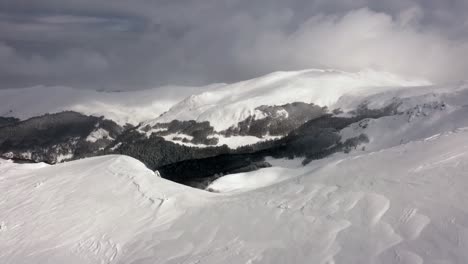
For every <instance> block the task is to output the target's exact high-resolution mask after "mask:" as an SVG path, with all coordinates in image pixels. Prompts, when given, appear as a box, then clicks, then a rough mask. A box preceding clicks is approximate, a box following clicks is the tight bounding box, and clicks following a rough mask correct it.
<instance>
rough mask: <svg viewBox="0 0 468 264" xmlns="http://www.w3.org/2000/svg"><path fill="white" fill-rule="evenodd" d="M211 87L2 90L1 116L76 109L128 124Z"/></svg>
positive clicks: (42, 87) (32, 114) (31, 114)
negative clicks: (105, 90)
mask: <svg viewBox="0 0 468 264" xmlns="http://www.w3.org/2000/svg"><path fill="white" fill-rule="evenodd" d="M215 86H216V85H212V86H208V87H175V86H174V87H161V88H155V89H148V90H140V91H129V92H98V91H93V90H83V89H74V88H70V87H59V86H57V87H46V86H37V87H30V88H24V89H7V90H0V116H13V117H17V118H20V119H26V118H30V117H34V116H38V115H42V114H45V113H56V112H61V111H64V110H72V111H76V112H80V113H82V114H86V115H95V116H102V115H103V116H105V117H106V118H107V119H112V120H114V121H115V122H117V123H119V124H121V125H124V124H126V123H131V124H134V125H136V124H138V123H140V122H142V121H144V120H148V119H153V118H155V117H157V116H159V115H160V114H162V113H163V112H165V111H167V110H168V109H169V108H170V107H171V106H173V105H174V104H176V103H177V102H179V101H180V100H182V99H183V98H184V97H186V96H189V95H191V94H193V93H199V92H200V91H202V90H203V89H211V88H212V87H215Z"/></svg>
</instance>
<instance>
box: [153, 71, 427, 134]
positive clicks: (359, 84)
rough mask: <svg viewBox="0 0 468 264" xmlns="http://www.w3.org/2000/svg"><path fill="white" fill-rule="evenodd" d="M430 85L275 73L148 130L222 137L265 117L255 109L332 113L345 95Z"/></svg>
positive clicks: (183, 105)
mask: <svg viewBox="0 0 468 264" xmlns="http://www.w3.org/2000/svg"><path fill="white" fill-rule="evenodd" d="M428 84H429V83H428V82H426V81H422V80H405V79H403V78H400V77H398V76H395V75H393V74H390V73H386V72H376V71H371V70H367V71H362V72H356V73H349V72H343V71H336V70H316V69H312V70H303V71H291V72H275V73H271V74H268V75H266V76H263V77H260V78H256V79H252V80H248V81H243V82H239V83H234V84H226V85H222V86H220V87H215V88H214V89H210V90H206V91H204V92H202V93H200V94H196V95H191V96H189V97H187V98H186V99H184V100H183V101H181V102H180V103H178V104H176V105H174V106H173V107H171V109H170V110H169V111H168V112H166V113H164V114H163V115H162V116H161V117H158V118H156V119H154V120H152V121H150V122H147V124H150V125H152V124H155V123H165V122H170V121H172V120H176V119H177V120H196V121H200V122H202V121H209V122H210V124H211V125H212V126H213V127H214V128H215V130H217V131H222V130H225V129H228V128H229V127H231V126H233V125H236V124H237V123H238V122H240V121H243V120H244V119H246V118H248V117H249V116H253V115H257V117H259V118H261V112H259V111H257V110H256V108H257V107H259V106H262V105H271V106H273V105H282V104H287V103H292V102H305V103H314V104H316V105H319V106H328V107H331V106H333V105H334V104H335V103H336V102H337V101H338V99H339V98H340V97H341V96H343V95H346V94H355V93H363V92H365V94H369V93H373V92H377V91H382V90H385V89H390V88H392V89H395V88H399V87H412V86H422V85H428ZM377 88H379V89H377ZM259 115H260V116H259Z"/></svg>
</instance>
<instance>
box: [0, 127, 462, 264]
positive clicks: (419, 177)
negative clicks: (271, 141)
mask: <svg viewBox="0 0 468 264" xmlns="http://www.w3.org/2000/svg"><path fill="white" fill-rule="evenodd" d="M278 164H279V165H278V166H281V163H278ZM288 170H291V171H294V172H295V175H294V176H292V177H290V178H289V179H286V180H284V181H282V182H280V183H277V184H275V185H271V186H269V187H264V188H260V189H255V190H251V191H248V192H243V193H231V194H215V193H208V192H204V191H201V190H195V189H190V188H188V187H184V186H181V185H178V184H175V183H172V182H168V181H166V180H164V179H161V178H159V177H158V176H157V174H155V173H153V172H152V171H150V170H148V169H146V168H145V166H144V165H143V164H142V163H140V162H139V161H136V160H134V159H132V158H129V157H125V156H104V157H98V158H90V159H84V160H80V161H74V162H69V163H65V164H60V165H55V166H47V165H41V164H35V165H19V164H13V163H10V162H8V161H2V162H1V163H0V263H14V264H22V263H77V264H78V263H79V264H83V263H122V264H123V263H125V264H129V263H140V264H144V263H187V264H188V263H345V264H348V263H356V264H358V263H359V264H362V263H371V264H374V263H405V264H421V263H434V264H435V263H437V264H442V263H443V264H447V263H460V264H462V263H467V260H468V251H467V249H468V207H467V204H468V192H467V190H468V178H467V175H466V172H467V171H468V130H464V129H457V130H455V131H453V132H446V133H443V134H441V135H437V136H433V137H431V138H427V139H422V140H419V141H413V142H409V143H407V144H403V145H399V146H396V147H393V148H388V149H385V150H380V151H376V152H355V153H354V154H350V155H343V154H340V155H334V156H332V157H331V158H327V159H324V160H319V161H315V162H312V163H311V164H309V165H308V166H306V167H298V168H296V169H293V168H289V169H288Z"/></svg>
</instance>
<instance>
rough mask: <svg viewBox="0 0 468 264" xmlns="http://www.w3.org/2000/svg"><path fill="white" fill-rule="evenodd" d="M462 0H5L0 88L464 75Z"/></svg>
mask: <svg viewBox="0 0 468 264" xmlns="http://www.w3.org/2000/svg"><path fill="white" fill-rule="evenodd" d="M467 14H468V1H466V0H183V1H182V0H131V1H130V0H37V1H30V0H0V81H1V82H0V88H9V87H11V88H13V87H24V86H32V85H38V84H44V85H68V86H74V87H77V88H94V89H113V90H115V89H143V88H149V87H155V86H160V85H164V84H186V85H199V84H207V83H213V82H233V81H238V80H243V79H248V78H252V77H256V76H259V75H261V74H265V73H269V72H272V71H277V70H295V69H305V68H338V69H343V70H359V69H364V68H374V69H377V70H385V71H389V72H394V73H397V74H401V75H405V76H409V77H412V76H414V77H423V78H427V79H429V80H431V81H434V82H445V81H453V80H460V79H468V77H467V76H468V75H467V73H468V15H467Z"/></svg>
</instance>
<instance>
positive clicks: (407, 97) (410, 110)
mask: <svg viewBox="0 0 468 264" xmlns="http://www.w3.org/2000/svg"><path fill="white" fill-rule="evenodd" d="M448 88H449V89H447V86H430V87H421V88H418V89H416V88H414V89H407V90H400V91H392V92H386V93H381V94H376V95H373V96H370V97H363V98H361V99H360V100H361V101H369V102H372V103H373V104H374V105H379V107H381V106H384V105H388V104H389V102H391V100H394V98H397V97H398V98H401V99H399V100H401V101H402V105H401V106H400V107H399V111H402V112H403V113H404V114H402V115H395V116H388V117H383V118H379V119H369V120H364V121H362V122H358V123H356V124H353V125H351V126H349V127H347V128H345V129H343V130H342V131H341V136H342V141H344V140H346V139H348V138H352V137H356V136H358V135H360V134H361V133H365V134H366V135H367V136H368V137H369V139H370V143H369V144H366V149H367V150H368V151H378V150H381V149H385V148H389V147H394V146H397V145H400V144H403V143H407V142H411V141H415V140H423V139H426V138H430V137H432V136H434V135H439V134H442V133H444V132H446V131H454V130H456V129H459V128H463V127H468V107H466V102H467V101H468V86H466V85H462V86H457V87H450V86H448ZM355 101H358V100H355ZM442 106H443V107H442Z"/></svg>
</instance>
